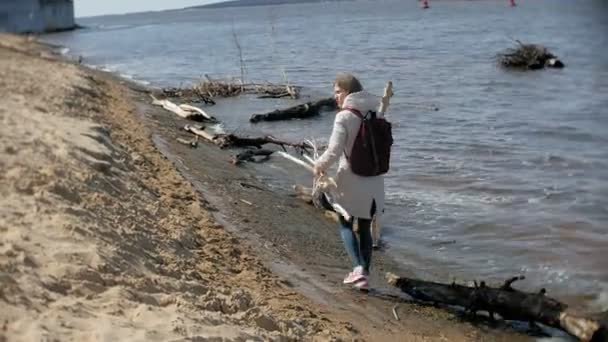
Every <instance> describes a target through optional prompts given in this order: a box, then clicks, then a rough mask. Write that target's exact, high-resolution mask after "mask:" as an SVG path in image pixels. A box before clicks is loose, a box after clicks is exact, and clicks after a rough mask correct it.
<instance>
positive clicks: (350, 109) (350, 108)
mask: <svg viewBox="0 0 608 342" xmlns="http://www.w3.org/2000/svg"><path fill="white" fill-rule="evenodd" d="M342 109H343V110H347V111H349V112H351V113H353V114H355V115H356V116H357V117H358V118H359V119H361V120H363V119H365V116H363V114H361V112H360V111H359V110H358V109H357V108H353V107H344V108H342Z"/></svg>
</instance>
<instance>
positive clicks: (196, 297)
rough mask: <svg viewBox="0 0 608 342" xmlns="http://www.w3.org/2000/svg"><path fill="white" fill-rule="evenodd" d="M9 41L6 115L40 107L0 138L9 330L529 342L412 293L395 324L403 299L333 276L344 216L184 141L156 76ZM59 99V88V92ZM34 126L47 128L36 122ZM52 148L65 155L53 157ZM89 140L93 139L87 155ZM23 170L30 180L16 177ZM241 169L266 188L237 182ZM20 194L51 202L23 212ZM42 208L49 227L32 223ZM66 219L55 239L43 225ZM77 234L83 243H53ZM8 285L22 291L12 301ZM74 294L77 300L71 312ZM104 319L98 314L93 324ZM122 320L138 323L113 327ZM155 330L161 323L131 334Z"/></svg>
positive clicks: (52, 229) (340, 260)
mask: <svg viewBox="0 0 608 342" xmlns="http://www.w3.org/2000/svg"><path fill="white" fill-rule="evenodd" d="M3 39H4V37H3ZM10 40H11V41H12V43H11V44H17V48H15V47H13V48H11V47H6V46H5V44H2V47H0V51H1V53H2V54H3V55H5V56H6V57H8V59H7V62H6V63H7V64H6V65H5V67H2V69H1V71H2V72H3V73H4V74H5V75H6V76H8V77H7V78H6V79H7V81H6V83H5V85H4V87H6V88H7V89H12V90H13V94H12V96H13V97H12V98H11V99H10V100H9V101H8V105H9V106H8V107H9V111H2V113H3V117H4V116H6V117H4V118H3V121H5V123H6V121H10V120H12V119H10V118H9V116H8V114H7V113H8V112H10V111H11V110H12V109H18V107H17V105H18V104H19V105H21V106H22V108H21V109H22V111H20V112H19V113H20V114H21V115H23V116H24V117H22V118H19V120H25V121H26V122H27V120H26V118H38V119H36V120H38V121H36V122H35V123H36V124H35V125H33V126H31V127H30V126H27V127H25V128H26V129H25V131H24V132H29V133H28V134H34V136H35V137H36V139H37V140H36V141H37V144H38V145H28V144H27V143H28V141H27V139H28V136H27V135H25V134H21V135H19V134H17V133H18V132H19V130H20V129H21V128H22V126H23V125H25V124H23V123H21V122H20V121H19V120H17V121H15V122H12V121H11V122H10V124H9V125H5V128H4V129H5V130H6V129H8V130H11V131H7V132H6V136H7V137H10V138H12V139H13V140H15V141H13V142H14V143H18V142H20V141H21V140H23V146H25V148H18V147H15V146H12V145H11V146H2V148H3V149H4V151H5V152H4V153H6V151H9V152H11V151H12V155H14V157H11V158H10V160H9V161H8V162H7V163H3V164H2V168H8V169H10V170H14V172H13V173H11V172H7V174H8V175H9V177H8V178H5V179H2V181H3V183H4V184H3V185H7V186H8V190H7V191H8V192H9V193H10V196H8V197H7V199H5V201H7V200H11V201H10V203H4V204H7V205H6V206H5V208H9V207H10V208H11V210H12V211H11V212H7V213H6V214H7V215H6V217H7V219H6V222H3V226H4V225H6V227H10V228H6V229H3V230H0V232H1V233H2V235H0V236H2V240H1V241H2V245H1V246H0V247H1V248H2V250H3V254H1V255H2V259H1V260H2V263H1V264H0V265H2V266H3V267H2V271H3V272H4V273H5V274H7V276H5V277H4V278H3V283H6V284H9V283H10V284H13V285H14V286H13V285H11V286H10V289H9V290H3V292H2V294H3V296H2V299H0V300H2V301H4V302H5V305H3V306H4V307H6V308H8V307H10V308H11V309H12V310H11V312H8V310H6V312H5V311H4V310H3V311H2V313H1V314H0V318H1V319H2V320H3V321H7V322H8V324H5V326H6V327H7V328H6V329H5V331H4V332H3V333H1V334H5V337H6V338H7V339H9V340H12V339H13V338H14V339H26V340H28V339H35V338H36V337H41V336H47V337H52V338H60V339H63V338H68V337H72V338H77V339H78V338H79V337H84V338H85V339H91V340H94V339H104V338H100V337H99V336H109V335H107V334H114V335H112V336H115V337H117V338H119V339H125V338H132V339H155V338H152V337H158V340H165V339H168V338H182V339H183V338H193V337H196V336H199V337H202V338H212V337H222V338H226V339H229V340H230V339H239V338H245V337H249V338H254V339H255V338H261V339H264V340H266V339H288V340H289V339H295V340H300V339H313V340H342V339H346V340H350V339H365V340H406V341H441V340H449V341H518V340H521V341H527V340H530V338H529V337H527V336H523V335H521V334H520V333H516V332H513V331H511V330H510V329H509V328H508V327H507V328H506V329H503V328H498V329H490V328H488V327H486V326H483V325H482V326H480V327H475V326H473V325H472V324H471V323H469V322H466V321H464V322H462V321H458V318H457V316H456V315H455V314H454V313H450V312H448V311H446V310H443V309H435V308H431V307H429V306H422V305H419V304H415V303H400V305H399V306H400V311H399V315H400V318H401V319H400V321H395V319H394V318H393V317H392V312H391V308H392V307H393V306H394V305H395V304H396V303H395V302H393V301H386V300H384V299H382V298H381V296H367V295H362V294H360V293H354V292H353V291H349V290H347V289H345V288H344V287H342V286H341V285H340V284H339V283H340V280H341V276H342V275H343V274H342V273H344V271H345V270H346V268H347V265H348V262H347V261H346V259H345V255H344V253H343V252H341V248H340V247H341V246H340V241H339V236H338V234H337V233H336V231H335V227H334V226H335V224H334V223H333V222H331V223H330V222H328V221H327V220H325V218H324V217H323V215H322V213H320V212H318V211H316V210H314V209H313V208H311V207H308V206H307V205H305V204H303V203H300V202H299V201H298V200H297V199H294V198H289V197H286V196H284V195H283V194H278V193H274V192H273V191H271V190H270V189H268V188H267V187H266V186H264V184H261V183H260V182H259V181H258V180H257V179H256V178H255V172H254V170H252V169H250V168H248V167H244V168H237V167H233V166H231V165H230V166H227V165H228V164H226V163H225V162H226V161H227V160H228V159H229V157H230V155H231V152H230V151H223V150H219V149H217V148H216V147H215V146H209V145H206V144H205V143H201V144H199V147H198V148H197V149H189V148H188V147H186V146H184V145H180V144H177V143H175V137H176V136H177V135H180V134H186V133H182V132H180V131H179V127H181V126H183V124H184V123H186V121H184V120H182V119H179V118H177V117H176V116H174V115H173V114H171V113H168V112H165V111H163V110H162V109H159V108H155V107H152V106H151V104H150V103H149V102H150V101H149V98H148V88H146V87H144V86H142V85H140V84H136V83H134V82H130V81H127V80H124V79H120V78H119V77H118V76H116V75H114V74H109V73H107V72H103V71H99V70H93V69H89V68H86V67H83V66H78V65H76V64H72V63H69V62H66V61H64V60H62V59H61V57H52V56H51V57H49V56H46V57H45V56H43V57H40V55H41V54H43V53H44V48H43V47H41V44H38V43H35V42H32V41H29V40H27V39H25V38H21V37H13V38H11V39H10ZM30 44H31V46H30V47H26V48H25V49H24V48H23V47H24V46H27V45H30ZM2 63H5V62H4V61H3V62H2ZM49 63H50V64H49ZM22 69H23V70H22ZM24 75H25V76H27V77H25V76H24ZM22 77H25V78H24V79H20V78H22ZM15 80H17V81H21V82H22V83H21V84H19V85H16V84H14V82H16V81H15ZM52 80H55V82H58V83H60V84H59V85H60V86H58V85H57V84H56V83H52V82H51V81H52ZM23 81H25V83H23ZM59 81H61V82H59ZM28 82H30V83H31V84H30V83H28ZM24 84H25V85H24ZM13 86H14V88H12V87H13ZM28 87H30V88H28ZM32 87H37V88H32ZM45 88H48V89H45ZM32 89H35V90H39V91H40V92H37V91H33V90H32ZM58 96H64V97H62V98H61V101H59V102H57V97H58ZM11 101H12V102H11ZM53 101H54V102H53ZM49 103H52V109H51V110H48V109H46V107H47V105H48V104H49ZM45 110H46V111H45ZM55 118H58V119H57V120H58V121H57V122H55ZM64 121H65V122H64ZM83 122H86V125H85V124H83ZM81 124H83V126H82V127H81V126H80V125H81ZM47 126H48V127H47ZM75 127H78V128H79V129H78V130H75ZM51 128H52V129H51ZM41 129H42V130H43V131H44V134H41V135H36V134H38V133H39V132H38V131H40V130H41ZM45 130H46V131H45ZM11 132H13V133H14V134H13V133H11ZM32 132H33V133H32ZM4 133H5V132H3V135H4ZM9 133H11V134H9ZM83 134H84V135H90V139H88V140H87V139H85V138H82V136H83ZM24 139H25V140H24ZM49 139H50V140H49ZM83 139H84V140H83ZM89 140H92V141H94V142H95V143H93V142H91V141H89ZM7 143H11V141H8V140H6V141H3V145H4V144H7ZM80 143H82V145H80ZM90 144H92V145H90ZM18 146H21V145H18ZM37 146H38V147H40V146H48V148H47V149H46V150H42V151H41V150H38V149H37V148H38V147H37ZM9 147H10V148H9ZM57 150H59V151H63V152H65V153H64V154H60V155H55V154H56V153H57V152H56V151H57ZM82 150H86V151H88V152H86V153H85V156H84V157H83V156H80V155H79V153H80V152H82ZM44 151H46V152H44ZM26 152H28V153H29V155H25V157H27V158H23V156H22V154H23V153H26ZM45 153H46V154H47V155H45ZM49 156H53V157H52V158H50V157H49ZM47 157H48V158H50V159H48V160H46V163H45V164H43V165H51V166H53V173H51V174H50V175H46V176H45V177H46V178H44V177H43V179H42V180H40V179H39V178H40V177H41V176H40V175H39V174H38V173H37V172H36V169H37V168H39V167H40V166H39V165H37V164H35V163H34V162H35V161H36V162H42V161H45V158H47ZM20 158H21V159H20ZM36 159H40V160H39V161H37V160H36ZM28 163H30V164H28ZM22 164H25V166H24V165H22ZM10 170H9V171H10ZM28 170H29V171H28ZM19 172H20V173H19ZM62 175H63V176H62ZM10 177H17V178H10ZM17 180H19V181H17ZM24 180H25V181H26V182H29V183H27V184H26V185H27V186H25V190H26V191H22V190H19V189H20V188H19V187H22V186H21V185H22V183H23V181H24ZM241 182H247V183H251V184H255V185H256V186H259V187H261V188H264V189H266V190H265V191H262V190H258V189H252V188H243V187H242V186H240V185H239V184H240V183H241ZM13 183H14V184H16V185H14V184H13ZM11 189H14V191H13V190H11ZM57 194H59V198H58V197H57ZM239 199H245V200H246V201H248V202H250V203H254V204H255V205H248V204H246V203H243V202H242V201H239ZM47 202H48V204H45V203H47ZM20 203H32V206H33V208H38V207H42V209H38V211H36V210H34V211H32V212H30V209H31V208H29V207H27V206H25V205H24V204H20ZM40 203H42V204H40ZM258 204H263V205H258ZM36 206H38V207H36ZM41 212H42V214H41ZM44 215H50V216H51V217H53V218H54V220H55V221H50V222H51V223H53V224H49V225H45V226H41V227H38V230H35V231H32V232H31V234H29V233H26V232H28V231H30V230H31V229H32V227H34V226H32V227H30V228H27V225H28V224H30V225H31V222H36V221H37V220H40V218H41V217H46V216H44ZM3 216H5V215H3ZM106 216H107V217H106ZM24 218H27V220H25V219H24ZM87 218H88V219H87ZM3 220H4V219H3ZM42 223H43V222H42ZM59 226H61V227H63V228H58V227H59ZM68 226H69V227H70V228H69V229H68ZM75 227H76V228H75ZM83 227H84V228H83ZM332 228H333V230H332ZM116 229H118V231H119V232H120V233H117V232H116V231H115V230H116ZM57 231H59V232H61V233H62V234H63V235H62V240H61V243H58V242H57V241H55V240H53V239H52V238H48V237H46V235H50V236H53V235H54V234H56V233H57ZM38 234H40V235H42V236H41V237H39V236H38ZM24 236H27V238H28V239H29V240H24V238H23V237H24ZM40 239H41V240H40ZM36 243H38V244H39V245H40V246H44V248H41V247H36ZM81 243H86V244H87V246H88V249H87V250H86V253H85V252H82V253H75V254H74V255H72V254H70V253H67V252H66V253H65V254H66V255H63V254H62V255H56V254H53V253H49V251H48V249H52V248H64V249H66V251H67V250H69V249H70V248H75V247H76V246H78V245H79V244H81ZM123 250H125V251H128V252H129V253H127V254H124V255H123V254H121V251H123ZM16 255H17V256H18V257H17V258H16V260H15V256H16ZM375 255H378V258H377V261H378V263H376V261H375V264H376V265H377V266H376V271H375V275H374V277H375V278H373V281H374V283H375V284H381V283H382V282H383V281H382V280H381V279H380V275H379V273H383V272H382V271H383V270H384V269H385V268H386V269H390V270H393V271H394V270H395V269H394V268H393V267H394V262H391V261H390V260H388V258H386V259H387V260H384V259H383V258H382V256H381V255H379V254H378V253H375ZM28 260H29V261H28ZM41 265H54V266H56V267H54V268H52V267H50V266H49V267H46V266H45V267H42V266H41ZM108 265H110V266H108ZM68 266H70V267H68ZM45 272H47V273H45ZM130 273H133V274H130ZM7 277H8V278H7ZM48 279H51V280H53V279H54V280H53V281H50V283H49V281H47V280H48ZM60 279H61V280H60ZM36 280H39V281H38V282H37V281H36ZM59 280H60V281H59ZM32 281H33V282H32ZM28 282H31V283H32V284H34V285H31V286H26V284H28ZM155 282H156V283H155ZM158 282H160V283H161V284H162V285H158V284H157V283H158ZM38 285H39V286H38ZM201 287H204V289H203V288H201ZM379 287H380V288H381V289H382V291H383V293H384V291H387V292H388V289H385V288H382V287H381V286H380V285H379ZM3 288H4V284H3ZM8 295H14V296H17V297H19V298H28V299H29V302H25V301H23V302H19V301H16V302H13V301H10V300H6V298H7V296H8ZM45 300H46V301H47V302H45ZM57 303H60V304H61V305H56V304H57ZM124 303H127V304H124ZM74 305H76V306H77V307H79V308H80V310H81V311H78V310H76V311H74V312H72V311H71V310H72V308H73V306H74ZM144 309H145V310H144ZM146 310H147V311H146ZM144 312H145V313H144ZM83 313H86V315H85V316H87V315H88V316H90V318H89V319H88V320H87V319H85V318H82V316H83ZM28 315H32V316H33V317H26V316H28ZM100 316H103V317H102V318H103V319H102V322H103V323H105V325H104V324H99V326H98V327H96V328H95V329H93V330H92V332H90V334H89V335H87V333H88V332H87V331H86V330H87V329H91V327H92V326H94V325H95V323H94V322H95V321H96V320H99V319H100ZM57 317H63V318H61V319H57ZM166 317H172V319H175V321H180V322H181V323H179V324H175V323H174V322H170V323H169V322H166V321H167V318H166ZM125 318H128V319H127V320H128V321H129V322H130V323H129V324H127V326H126V327H121V328H120V329H118V328H117V327H119V326H120V322H121V321H124V319H125ZM36 321H38V322H36ZM40 322H42V323H40ZM294 322H295V323H294ZM154 324H157V325H158V326H159V327H160V328H155V327H153V325H154ZM218 327H224V328H226V329H219V328H218ZM231 329H232V330H235V329H236V331H237V333H238V334H241V335H234V334H233V333H231V332H230V331H231ZM152 330H154V331H157V335H154V336H152V337H150V335H138V334H142V333H145V332H149V331H152ZM96 334H97V335H96ZM197 334H198V335H197ZM213 334H215V335H213ZM142 336H145V337H142Z"/></svg>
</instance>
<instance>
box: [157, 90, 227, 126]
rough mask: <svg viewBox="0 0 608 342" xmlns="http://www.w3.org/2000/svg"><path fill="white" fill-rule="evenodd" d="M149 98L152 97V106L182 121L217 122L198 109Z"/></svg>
mask: <svg viewBox="0 0 608 342" xmlns="http://www.w3.org/2000/svg"><path fill="white" fill-rule="evenodd" d="M150 97H152V104H153V105H155V106H160V107H163V108H164V109H165V110H167V111H169V112H172V113H174V114H176V115H178V116H180V117H182V118H184V119H188V120H192V121H198V122H218V120H217V119H216V118H215V117H213V116H212V115H210V114H208V113H207V112H205V111H204V110H202V109H200V108H198V107H195V106H191V105H188V104H181V105H177V104H175V103H173V102H171V101H169V100H167V99H164V100H159V99H157V98H156V97H154V95H150Z"/></svg>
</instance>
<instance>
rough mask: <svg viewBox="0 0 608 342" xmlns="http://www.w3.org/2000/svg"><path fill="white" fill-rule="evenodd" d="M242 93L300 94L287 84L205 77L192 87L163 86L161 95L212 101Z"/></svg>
mask: <svg viewBox="0 0 608 342" xmlns="http://www.w3.org/2000/svg"><path fill="white" fill-rule="evenodd" d="M242 94H259V95H260V96H259V97H260V98H280V97H291V98H293V99H297V98H298V97H299V96H300V87H296V86H293V85H289V84H272V83H243V82H241V80H240V79H228V80H222V79H217V80H216V79H211V78H209V77H206V79H205V80H201V81H200V82H198V83H197V84H195V85H194V86H192V87H184V88H165V89H163V90H162V95H164V96H166V97H179V98H181V99H182V100H189V101H194V102H201V101H202V102H205V103H212V104H213V103H214V102H213V100H212V99H213V98H215V97H233V96H239V95H242Z"/></svg>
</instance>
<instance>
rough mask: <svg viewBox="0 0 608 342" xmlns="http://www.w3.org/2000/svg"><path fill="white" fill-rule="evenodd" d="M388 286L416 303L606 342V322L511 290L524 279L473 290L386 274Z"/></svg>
mask: <svg viewBox="0 0 608 342" xmlns="http://www.w3.org/2000/svg"><path fill="white" fill-rule="evenodd" d="M386 279H387V281H388V283H389V284H391V285H393V286H395V287H398V288H400V289H401V291H403V292H405V293H407V294H408V295H410V296H411V297H413V298H414V299H417V300H421V301H426V302H432V303H436V304H444V305H456V306H460V307H463V308H465V310H466V312H467V313H472V314H473V315H474V314H475V313H476V312H478V311H487V312H488V313H489V314H490V318H491V319H494V314H495V313H497V314H499V315H500V316H501V317H502V318H503V319H506V320H517V321H524V322H530V323H531V324H532V323H534V322H538V323H542V324H545V325H547V326H550V327H554V328H557V329H561V330H564V331H566V332H568V333H569V334H571V335H573V336H575V337H577V338H578V339H579V340H581V341H607V338H608V337H607V336H606V329H607V326H606V322H605V321H603V322H602V321H601V320H599V319H594V318H588V317H582V316H579V315H577V314H574V313H571V312H569V311H568V310H567V308H568V307H567V305H566V304H563V303H560V302H559V301H557V300H555V299H553V298H550V297H547V296H545V290H544V289H542V290H541V291H540V292H539V293H526V292H522V291H519V290H516V289H514V288H512V287H511V284H513V282H515V281H517V280H521V279H524V277H514V278H511V279H509V280H507V281H505V283H504V284H503V285H502V286H501V287H499V288H492V287H488V286H486V284H485V283H484V282H481V283H480V284H479V285H478V284H477V283H475V286H474V287H470V286H464V285H458V284H455V283H452V284H441V283H435V282H430V281H424V280H418V279H412V278H404V277H399V276H397V275H395V274H392V273H387V274H386Z"/></svg>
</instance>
